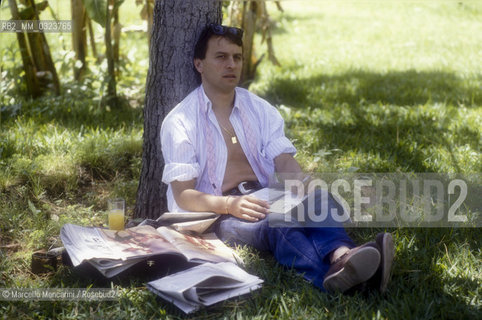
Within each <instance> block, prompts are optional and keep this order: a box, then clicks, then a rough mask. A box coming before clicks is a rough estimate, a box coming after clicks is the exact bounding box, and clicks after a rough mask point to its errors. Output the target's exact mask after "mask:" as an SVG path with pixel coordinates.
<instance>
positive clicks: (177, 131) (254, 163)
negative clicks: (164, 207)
mask: <svg viewBox="0 0 482 320" xmlns="http://www.w3.org/2000/svg"><path fill="white" fill-rule="evenodd" d="M198 90H201V91H200V92H201V93H202V98H204V102H205V103H204V105H202V102H201V101H200V100H201V99H200V98H199V95H198V93H199V92H198ZM235 90H236V94H235V100H234V107H233V111H232V113H231V116H230V117H229V120H230V121H231V124H232V125H233V128H234V131H235V132H236V136H237V137H238V141H239V143H240V145H241V147H242V149H243V151H244V153H245V155H246V158H247V159H248V162H249V164H250V165H251V168H252V169H253V171H254V173H255V174H256V177H257V178H258V181H259V182H260V183H261V185H263V186H267V185H268V182H269V179H270V177H272V176H273V174H274V171H275V169H274V158H276V157H277V156H279V155H280V154H283V153H290V154H294V153H296V149H295V147H294V146H293V144H292V143H291V141H289V140H288V139H287V138H286V137H285V134H284V121H283V118H282V117H281V115H280V113H279V112H278V110H277V109H276V108H275V107H273V106H272V105H271V104H269V103H268V102H266V101H265V100H263V99H261V98H260V97H258V96H256V95H254V94H252V93H250V92H249V91H247V90H245V89H242V88H236V89H235ZM241 110H243V111H242V112H244V114H245V115H246V121H249V126H250V128H251V129H252V130H253V131H255V132H254V133H255V134H254V136H255V137H257V141H256V150H257V152H258V154H259V156H258V158H259V160H256V158H255V155H253V154H252V152H251V151H250V150H252V149H250V148H249V146H248V141H247V138H246V135H245V131H244V129H245V128H244V126H243V121H242V119H241V116H240V112H241ZM206 112H207V113H208V114H207V117H208V125H209V126H210V128H211V132H212V136H213V137H212V138H213V140H214V150H215V152H214V157H212V156H211V159H214V161H215V177H214V179H215V181H213V183H214V184H216V185H218V186H219V187H220V186H221V185H222V183H223V180H224V174H225V170H226V161H227V147H226V143H225V141H224V138H223V135H222V132H221V129H220V127H219V124H218V122H217V119H216V116H215V114H214V112H213V110H212V103H211V101H210V100H209V98H208V97H207V96H206V94H205V92H204V90H203V89H202V86H201V87H200V88H198V89H195V90H194V91H193V92H191V93H190V94H189V95H188V96H187V97H186V98H184V100H182V101H181V102H180V103H179V104H178V105H177V106H176V107H174V109H172V111H171V112H169V114H168V115H167V116H166V118H165V119H164V122H163V123H162V127H161V147H162V154H163V156H164V162H165V167H164V172H163V175H162V181H163V182H164V183H166V184H169V187H168V190H167V201H168V209H169V211H171V212H172V211H174V212H178V211H184V210H182V209H181V208H179V206H178V205H177V204H176V202H175V200H174V197H173V194H172V188H171V185H170V183H171V182H172V181H175V180H178V181H188V180H192V179H196V187H195V188H196V190H199V191H201V192H205V193H209V194H215V190H214V187H213V185H212V184H211V182H210V179H209V175H208V161H209V160H208V158H209V157H208V154H207V143H206V135H205V131H206V130H205V128H204V125H205V123H206V120H205V119H206Z"/></svg>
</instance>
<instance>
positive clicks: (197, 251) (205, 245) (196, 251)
mask: <svg viewBox="0 0 482 320" xmlns="http://www.w3.org/2000/svg"><path fill="white" fill-rule="evenodd" d="M157 232H159V234H161V235H162V236H163V237H164V238H165V239H166V240H167V241H169V242H170V243H171V244H172V245H173V246H174V247H175V248H177V250H179V251H180V252H182V253H183V255H184V256H185V257H186V258H187V259H188V260H189V261H194V262H200V261H210V262H223V261H231V262H234V263H240V264H242V263H243V262H242V260H241V258H240V257H239V256H238V255H237V254H236V252H235V251H234V250H233V249H231V248H229V247H228V246H226V245H225V244H224V243H223V242H222V241H221V240H219V239H218V238H217V237H216V235H215V234H214V233H208V234H203V235H196V236H192V235H188V234H184V233H180V232H177V231H175V230H172V229H169V228H167V227H159V228H157Z"/></svg>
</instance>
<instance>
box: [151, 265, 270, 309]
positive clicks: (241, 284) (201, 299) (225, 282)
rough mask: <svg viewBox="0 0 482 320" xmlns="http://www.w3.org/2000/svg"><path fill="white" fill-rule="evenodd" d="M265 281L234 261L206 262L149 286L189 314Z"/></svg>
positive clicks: (244, 292)
mask: <svg viewBox="0 0 482 320" xmlns="http://www.w3.org/2000/svg"><path fill="white" fill-rule="evenodd" d="M262 282H263V280H261V279H260V278H258V277H256V276H254V275H251V274H249V273H247V272H246V271H244V270H243V269H241V268H240V267H238V266H237V265H235V264H233V263H230V262H222V263H217V264H213V263H204V264H202V265H199V266H196V267H194V268H191V269H188V270H186V271H181V272H178V273H176V274H173V275H170V276H167V277H164V278H161V279H158V280H155V281H151V282H149V283H148V284H147V288H148V289H149V290H150V291H152V292H154V293H155V294H157V295H159V296H160V297H161V298H163V299H164V300H166V301H169V302H171V303H173V304H174V305H176V306H177V307H178V308H179V309H181V310H182V311H184V312H185V313H191V312H194V311H196V310H198V309H199V308H201V307H202V306H210V305H213V304H215V303H218V302H220V301H223V300H226V299H229V298H232V297H237V296H240V295H243V294H247V293H250V292H252V291H254V290H256V289H259V288H260V287H261V283H262Z"/></svg>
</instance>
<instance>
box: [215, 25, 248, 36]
mask: <svg viewBox="0 0 482 320" xmlns="http://www.w3.org/2000/svg"><path fill="white" fill-rule="evenodd" d="M209 29H210V30H211V32H212V33H214V34H216V35H218V36H223V35H225V34H228V33H229V34H231V35H233V36H236V37H240V38H241V37H242V36H243V29H239V28H235V27H226V26H222V25H220V24H216V23H211V24H209Z"/></svg>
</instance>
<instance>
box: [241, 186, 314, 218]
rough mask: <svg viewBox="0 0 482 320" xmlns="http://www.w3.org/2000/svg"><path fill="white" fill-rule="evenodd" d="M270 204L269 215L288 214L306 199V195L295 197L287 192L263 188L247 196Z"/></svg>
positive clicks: (295, 195)
mask: <svg viewBox="0 0 482 320" xmlns="http://www.w3.org/2000/svg"><path fill="white" fill-rule="evenodd" d="M249 195H250V196H253V197H256V198H258V199H261V200H265V201H267V202H268V203H269V204H270V213H275V214H276V213H277V214H282V215H283V214H288V213H290V212H291V211H292V210H293V209H294V208H296V207H297V206H298V205H299V204H300V203H302V202H303V201H305V200H306V199H307V198H308V195H302V196H300V195H297V194H294V193H292V192H291V191H289V190H283V189H275V188H263V189H260V190H257V191H255V192H253V193H250V194H249Z"/></svg>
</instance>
